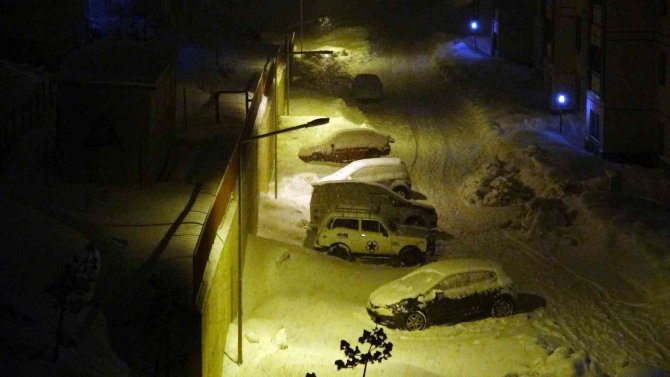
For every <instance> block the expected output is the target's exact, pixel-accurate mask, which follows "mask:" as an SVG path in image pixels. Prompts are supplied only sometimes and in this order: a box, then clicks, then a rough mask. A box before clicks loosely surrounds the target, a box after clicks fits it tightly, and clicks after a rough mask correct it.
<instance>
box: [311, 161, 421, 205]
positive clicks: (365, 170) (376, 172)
mask: <svg viewBox="0 0 670 377" xmlns="http://www.w3.org/2000/svg"><path fill="white" fill-rule="evenodd" d="M328 181H361V182H368V183H379V184H380V185H383V186H386V187H388V188H390V189H391V190H393V192H395V193H396V194H398V195H400V196H402V197H404V198H406V197H407V196H408V195H409V193H410V192H412V181H411V180H410V178H409V172H408V171H407V166H406V165H405V163H404V162H402V160H401V159H399V158H397V157H380V158H365V159H362V160H357V161H354V162H352V163H350V164H349V165H347V166H345V167H343V168H342V169H340V170H338V171H336V172H335V173H333V174H330V175H327V176H325V177H323V178H321V179H320V180H319V182H328Z"/></svg>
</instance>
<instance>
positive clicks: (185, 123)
mask: <svg viewBox="0 0 670 377" xmlns="http://www.w3.org/2000/svg"><path fill="white" fill-rule="evenodd" d="M182 89H184V128H186V127H188V122H187V120H186V112H187V111H186V86H184V87H183V88H182Z"/></svg>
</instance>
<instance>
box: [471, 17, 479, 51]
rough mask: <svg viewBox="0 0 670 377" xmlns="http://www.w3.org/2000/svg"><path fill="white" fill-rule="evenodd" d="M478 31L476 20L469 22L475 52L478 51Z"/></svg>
mask: <svg viewBox="0 0 670 377" xmlns="http://www.w3.org/2000/svg"><path fill="white" fill-rule="evenodd" d="M478 30H479V21H477V20H472V21H470V31H472V35H473V37H474V39H475V50H479V47H477V31H478Z"/></svg>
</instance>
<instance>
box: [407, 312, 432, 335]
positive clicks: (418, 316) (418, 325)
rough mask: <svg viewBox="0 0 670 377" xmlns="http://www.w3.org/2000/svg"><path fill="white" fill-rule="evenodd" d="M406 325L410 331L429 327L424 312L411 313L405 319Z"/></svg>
mask: <svg viewBox="0 0 670 377" xmlns="http://www.w3.org/2000/svg"><path fill="white" fill-rule="evenodd" d="M404 325H405V330H408V331H417V330H423V329H425V328H426V325H428V318H426V315H425V314H423V313H422V312H419V311H416V312H411V313H409V314H408V315H407V316H406V317H405V323H404Z"/></svg>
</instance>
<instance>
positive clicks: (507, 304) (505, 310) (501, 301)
mask: <svg viewBox="0 0 670 377" xmlns="http://www.w3.org/2000/svg"><path fill="white" fill-rule="evenodd" d="M512 314H514V300H512V298H511V297H509V296H501V297H498V298H496V300H495V301H494V302H493V305H491V317H495V318H498V317H507V316H510V315H512Z"/></svg>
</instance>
